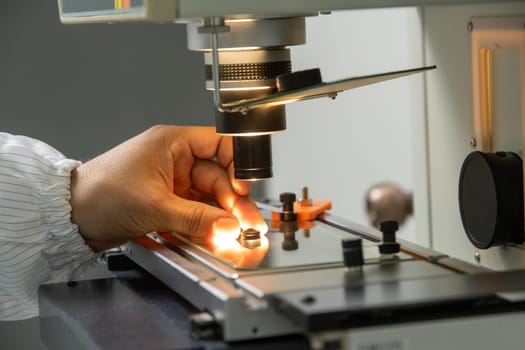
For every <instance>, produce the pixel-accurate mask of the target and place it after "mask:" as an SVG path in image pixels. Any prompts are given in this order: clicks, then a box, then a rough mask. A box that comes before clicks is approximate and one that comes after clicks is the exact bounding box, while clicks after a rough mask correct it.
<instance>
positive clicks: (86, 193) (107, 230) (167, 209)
mask: <svg viewBox="0 0 525 350" xmlns="http://www.w3.org/2000/svg"><path fill="white" fill-rule="evenodd" d="M249 191H250V188H249V183H246V182H242V181H236V180H234V179H233V166H232V144H231V138H229V137H223V136H220V135H217V134H216V133H215V129H214V128H211V127H177V126H157V127H153V128H151V129H149V130H147V131H145V132H144V133H142V134H140V135H138V136H136V137H134V138H132V139H130V140H128V141H126V142H124V143H122V144H121V145H119V146H117V147H115V148H113V149H112V150H110V151H108V152H106V153H104V154H102V155H100V156H98V157H97V158H94V159H93V160H91V161H89V162H87V163H85V164H83V165H81V166H80V167H78V168H77V169H75V170H74V171H73V172H72V174H71V200H70V203H71V206H72V213H71V219H72V221H73V222H74V223H76V224H77V225H78V226H79V230H80V233H81V234H82V235H83V237H84V239H85V240H86V242H87V243H88V244H89V245H90V246H91V247H92V248H93V249H94V250H102V249H106V248H109V247H112V246H116V245H119V244H122V243H123V242H125V241H126V240H128V239H130V238H134V237H137V236H140V235H144V234H147V233H149V232H152V231H177V232H179V233H180V234H184V235H188V236H198V237H206V236H210V235H212V234H213V233H215V232H222V233H223V234H232V235H234V234H237V235H238V234H239V232H240V228H241V226H243V225H249V226H248V227H255V228H258V229H259V227H258V226H260V227H261V228H262V231H263V230H264V227H265V226H266V224H265V223H264V220H263V218H262V216H261V215H260V213H259V211H258V209H257V207H256V205H255V203H254V201H253V200H252V199H251V197H249ZM207 197H211V198H212V199H213V200H214V201H215V202H216V203H217V204H218V205H219V206H220V207H216V206H212V205H208V204H205V203H202V202H200V200H202V199H203V198H207Z"/></svg>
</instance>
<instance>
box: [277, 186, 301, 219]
mask: <svg viewBox="0 0 525 350" xmlns="http://www.w3.org/2000/svg"><path fill="white" fill-rule="evenodd" d="M295 199H296V196H295V193H293V192H283V193H281V195H280V196H279V200H280V202H281V203H282V205H283V210H282V212H281V213H280V215H279V218H280V219H281V221H297V214H296V213H295V212H294V208H293V205H294V203H295Z"/></svg>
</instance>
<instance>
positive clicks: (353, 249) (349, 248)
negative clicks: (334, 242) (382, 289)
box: [341, 238, 364, 267]
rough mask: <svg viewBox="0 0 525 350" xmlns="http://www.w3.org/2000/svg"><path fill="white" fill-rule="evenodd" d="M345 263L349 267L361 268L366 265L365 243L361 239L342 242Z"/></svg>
mask: <svg viewBox="0 0 525 350" xmlns="http://www.w3.org/2000/svg"><path fill="white" fill-rule="evenodd" d="M341 245H342V247H343V261H344V263H345V266H347V267H359V266H362V265H363V264H364V259H363V243H362V240H361V238H350V239H345V240H343V241H341Z"/></svg>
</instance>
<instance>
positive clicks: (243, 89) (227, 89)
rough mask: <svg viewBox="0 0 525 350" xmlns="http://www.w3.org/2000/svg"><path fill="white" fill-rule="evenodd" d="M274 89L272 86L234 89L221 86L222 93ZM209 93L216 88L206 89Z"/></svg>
mask: <svg viewBox="0 0 525 350" xmlns="http://www.w3.org/2000/svg"><path fill="white" fill-rule="evenodd" d="M268 89H273V87H272V86H248V87H232V88H226V87H222V86H221V91H257V90H268ZM206 90H208V91H214V90H215V88H213V87H209V88H206Z"/></svg>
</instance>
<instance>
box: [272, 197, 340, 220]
mask: <svg viewBox="0 0 525 350" xmlns="http://www.w3.org/2000/svg"><path fill="white" fill-rule="evenodd" d="M293 209H294V212H295V213H296V214H297V221H299V222H301V221H312V220H315V219H316V218H317V217H319V216H321V215H323V214H324V212H325V211H327V210H330V209H332V201H328V200H312V202H311V204H310V205H303V204H301V202H299V201H296V202H294V204H293ZM272 221H280V218H279V212H275V211H272Z"/></svg>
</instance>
